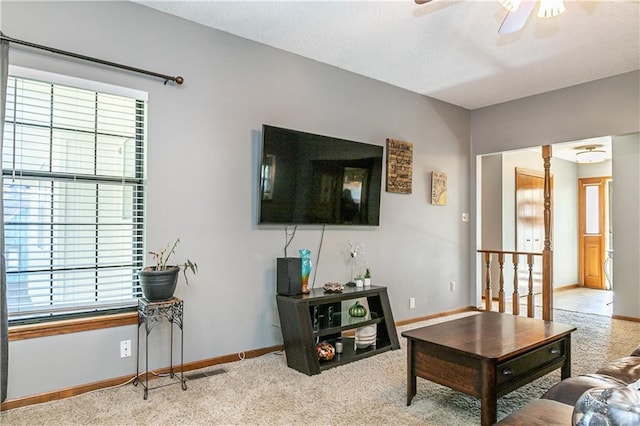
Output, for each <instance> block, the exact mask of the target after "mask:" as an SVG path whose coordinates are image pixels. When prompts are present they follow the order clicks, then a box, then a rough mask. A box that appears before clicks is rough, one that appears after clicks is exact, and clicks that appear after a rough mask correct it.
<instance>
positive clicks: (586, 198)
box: [578, 177, 609, 289]
mask: <svg viewBox="0 0 640 426" xmlns="http://www.w3.org/2000/svg"><path fill="white" fill-rule="evenodd" d="M607 179H609V178H607V177H595V178H583V179H579V180H578V204H579V218H578V256H579V262H578V265H579V266H578V267H579V270H578V280H579V284H580V285H583V286H585V287H589V288H597V289H605V288H606V285H605V280H604V267H603V265H604V260H605V231H606V229H605V204H606V199H605V188H606V182H607Z"/></svg>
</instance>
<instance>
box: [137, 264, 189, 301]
mask: <svg viewBox="0 0 640 426" xmlns="http://www.w3.org/2000/svg"><path fill="white" fill-rule="evenodd" d="M146 269H148V270H146V271H145V270H142V271H138V277H139V278H140V287H141V288H142V295H143V296H144V298H145V299H147V300H148V301H149V302H161V301H163V300H169V299H171V298H172V297H173V293H174V292H175V290H176V284H177V283H178V273H179V272H180V267H179V266H172V267H170V268H169V269H166V270H162V271H157V270H156V269H155V267H151V268H146Z"/></svg>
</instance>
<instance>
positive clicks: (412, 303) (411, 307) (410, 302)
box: [409, 297, 416, 309]
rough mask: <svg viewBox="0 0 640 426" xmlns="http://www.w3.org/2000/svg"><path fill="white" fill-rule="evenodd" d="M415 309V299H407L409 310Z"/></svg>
mask: <svg viewBox="0 0 640 426" xmlns="http://www.w3.org/2000/svg"><path fill="white" fill-rule="evenodd" d="M415 307H416V298H415V297H411V298H409V309H414V308H415Z"/></svg>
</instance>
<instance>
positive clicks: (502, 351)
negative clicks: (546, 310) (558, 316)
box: [402, 311, 576, 426]
mask: <svg viewBox="0 0 640 426" xmlns="http://www.w3.org/2000/svg"><path fill="white" fill-rule="evenodd" d="M575 330H576V328H575V327H573V326H569V325H564V324H559V323H556V322H552V321H543V320H541V319H536V318H527V317H519V316H515V315H510V314H501V313H498V312H489V311H482V312H480V313H478V314H473V315H470V316H468V317H463V318H460V319H456V320H452V321H447V322H443V323H440V324H435V325H430V326H427V327H422V328H417V329H414V330H408V331H405V332H403V333H402V336H403V337H406V338H407V405H410V404H411V400H412V399H413V397H414V396H415V395H416V377H422V378H424V379H427V380H431V381H432V382H436V383H439V384H441V385H444V386H448V387H450V388H451V389H454V390H456V391H460V392H464V393H466V394H468V395H471V396H473V397H476V398H480V400H481V404H482V417H481V423H482V425H483V426H484V425H492V424H494V423H495V422H496V420H497V400H498V398H500V397H501V396H503V395H506V394H507V393H509V392H511V391H513V390H515V389H517V388H519V387H521V386H523V385H525V384H527V383H529V382H531V381H533V380H535V379H537V378H538V377H541V376H544V375H545V374H547V373H549V372H551V371H553V370H555V369H556V368H561V369H562V370H561V375H562V379H565V378H567V377H570V376H571V333H572V332H573V331H575Z"/></svg>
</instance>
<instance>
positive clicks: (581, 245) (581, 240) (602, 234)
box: [578, 176, 611, 289]
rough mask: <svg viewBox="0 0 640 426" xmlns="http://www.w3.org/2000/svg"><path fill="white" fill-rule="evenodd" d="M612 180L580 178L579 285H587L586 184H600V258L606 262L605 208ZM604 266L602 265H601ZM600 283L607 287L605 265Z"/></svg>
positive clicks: (603, 287) (604, 287) (599, 177)
mask: <svg viewBox="0 0 640 426" xmlns="http://www.w3.org/2000/svg"><path fill="white" fill-rule="evenodd" d="M609 180H611V176H598V177H587V178H579V179H578V285H579V286H581V287H586V285H585V274H584V268H585V251H584V240H585V230H586V229H585V228H586V212H585V191H584V187H585V186H591V185H597V186H598V200H599V201H598V222H599V224H600V247H601V249H600V259H602V261H603V262H604V259H605V255H606V253H605V251H606V247H605V246H606V223H605V208H606V204H607V198H606V197H607V194H606V189H607V182H608V181H609ZM601 263H602V262H601ZM600 266H602V265H600ZM601 269H602V270H601V274H600V285H599V286H598V287H597V288H599V289H606V283H605V276H604V267H602V268H601ZM589 288H596V287H589Z"/></svg>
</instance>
